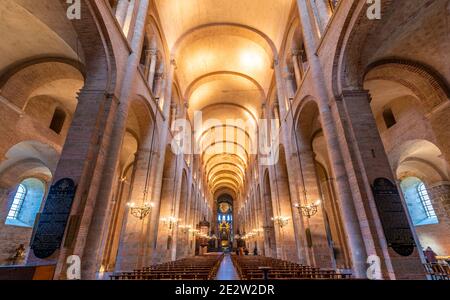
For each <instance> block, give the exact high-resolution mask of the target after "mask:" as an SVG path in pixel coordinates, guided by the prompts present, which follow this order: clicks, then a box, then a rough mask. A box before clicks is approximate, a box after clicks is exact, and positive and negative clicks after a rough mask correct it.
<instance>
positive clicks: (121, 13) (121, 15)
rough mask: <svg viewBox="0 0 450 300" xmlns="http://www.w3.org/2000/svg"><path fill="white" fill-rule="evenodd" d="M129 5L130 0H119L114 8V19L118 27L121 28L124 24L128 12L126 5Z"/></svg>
mask: <svg viewBox="0 0 450 300" xmlns="http://www.w3.org/2000/svg"><path fill="white" fill-rule="evenodd" d="M129 5H130V0H119V3H118V4H117V8H116V19H117V22H119V25H120V27H122V28H123V26H124V25H125V19H126V17H127V13H128V6H129Z"/></svg>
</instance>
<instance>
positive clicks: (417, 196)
mask: <svg viewBox="0 0 450 300" xmlns="http://www.w3.org/2000/svg"><path fill="white" fill-rule="evenodd" d="M400 186H401V189H402V192H403V196H404V198H405V201H406V206H407V207H408V211H409V214H410V216H411V219H412V222H413V224H414V226H420V225H430V224H437V223H439V220H438V218H437V216H436V212H435V211H434V208H433V204H432V203H431V199H430V196H429V194H428V191H427V189H426V186H425V184H424V183H423V182H422V181H421V180H420V179H419V178H417V177H407V178H404V179H403V180H402V181H401V183H400Z"/></svg>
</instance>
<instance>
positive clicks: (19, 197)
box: [6, 184, 27, 220]
mask: <svg viewBox="0 0 450 300" xmlns="http://www.w3.org/2000/svg"><path fill="white" fill-rule="evenodd" d="M26 195H27V189H26V188H25V186H24V185H23V184H19V187H18V188H17V192H16V194H15V195H14V200H13V203H12V204H11V208H10V209H9V212H8V216H7V217H6V218H7V219H9V220H17V217H18V216H19V213H20V210H21V209H22V204H23V201H24V200H25V197H26Z"/></svg>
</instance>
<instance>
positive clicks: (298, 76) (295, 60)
mask: <svg viewBox="0 0 450 300" xmlns="http://www.w3.org/2000/svg"><path fill="white" fill-rule="evenodd" d="M299 55H300V50H294V51H292V64H293V65H294V72H295V82H296V83H297V89H298V88H299V87H300V85H301V84H302V79H303V66H302V67H300V64H299Z"/></svg>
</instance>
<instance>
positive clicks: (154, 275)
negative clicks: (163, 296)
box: [110, 254, 223, 280]
mask: <svg viewBox="0 0 450 300" xmlns="http://www.w3.org/2000/svg"><path fill="white" fill-rule="evenodd" d="M222 259H223V254H220V255H219V254H212V255H211V254H209V255H204V256H196V257H190V258H184V259H180V260H176V261H172V262H166V263H162V264H158V265H154V266H150V267H146V268H143V269H139V270H134V271H130V272H120V273H115V274H113V275H111V276H110V279H111V280H212V279H214V278H215V277H216V274H217V270H218V268H219V265H220V262H221V261H222Z"/></svg>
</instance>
